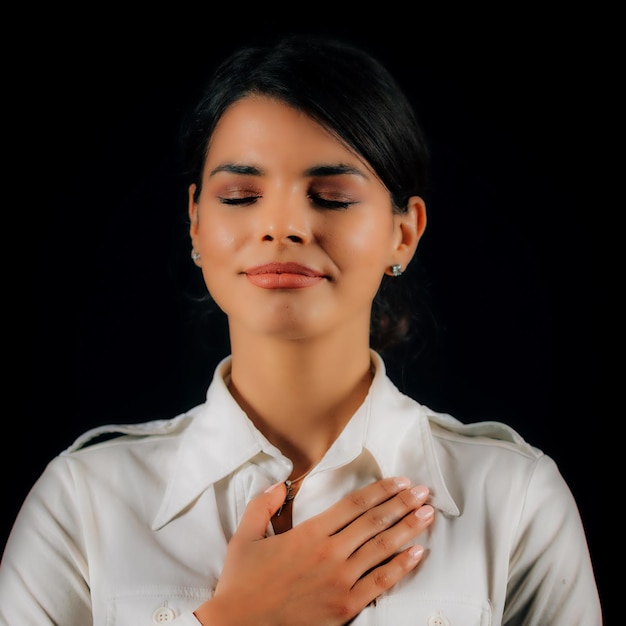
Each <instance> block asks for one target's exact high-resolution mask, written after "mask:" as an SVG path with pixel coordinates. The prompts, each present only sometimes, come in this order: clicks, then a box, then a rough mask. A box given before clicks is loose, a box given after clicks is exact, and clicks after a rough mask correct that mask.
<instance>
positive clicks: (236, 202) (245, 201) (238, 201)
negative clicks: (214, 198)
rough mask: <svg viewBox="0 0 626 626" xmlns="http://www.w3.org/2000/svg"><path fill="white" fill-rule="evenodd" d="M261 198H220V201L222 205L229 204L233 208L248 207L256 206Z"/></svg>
mask: <svg viewBox="0 0 626 626" xmlns="http://www.w3.org/2000/svg"><path fill="white" fill-rule="evenodd" d="M260 197H261V196H256V195H255V196H243V197H239V198H225V197H222V196H218V200H219V201H220V202H221V203H222V204H229V205H231V206H247V205H250V204H254V203H255V202H256V201H257V200H258V199H259V198H260Z"/></svg>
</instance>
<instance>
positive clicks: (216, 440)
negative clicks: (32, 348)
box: [0, 352, 602, 626]
mask: <svg viewBox="0 0 626 626" xmlns="http://www.w3.org/2000/svg"><path fill="white" fill-rule="evenodd" d="M372 359H373V361H374V364H375V365H376V375H375V377H374V381H373V383H372V385H371V388H370V391H369V393H368V396H367V398H366V399H365V401H364V403H363V404H362V406H361V407H360V408H359V409H358V411H357V412H356V413H355V415H354V416H353V417H352V419H351V421H350V422H349V423H348V425H347V426H346V428H345V429H344V431H343V432H342V433H341V435H340V436H339V437H338V439H337V440H336V441H335V443H334V444H333V445H332V446H331V448H330V449H329V450H328V452H327V453H326V455H325V456H324V458H323V459H322V460H321V461H320V463H319V464H318V465H317V466H316V467H315V468H314V469H313V471H312V472H311V473H310V474H309V475H308V476H307V477H306V478H305V479H304V481H303V482H302V483H301V486H300V489H299V491H298V494H297V497H296V499H295V500H294V503H293V504H294V506H293V524H294V525H296V524H298V523H300V522H302V520H305V519H307V518H309V517H310V516H312V515H315V514H316V513H318V512H320V511H322V510H324V509H326V508H327V507H328V506H330V505H331V504H332V503H334V502H336V501H337V500H338V499H339V498H340V497H342V496H343V495H345V494H347V493H348V492H350V491H352V490H354V489H356V488H357V487H361V486H364V485H365V484H368V483H370V482H371V481H373V480H375V479H378V478H381V477H384V476H407V477H409V478H410V479H411V480H412V481H413V483H414V484H418V483H422V484H426V485H428V486H429V488H430V489H431V492H432V498H431V504H432V505H433V506H434V507H435V509H436V517H435V521H434V523H433V524H432V526H431V527H430V528H429V529H428V530H427V531H425V532H424V533H423V534H422V535H420V536H419V537H418V539H417V540H416V542H415V543H420V544H422V545H424V546H425V548H426V556H425V558H424V560H423V562H422V563H421V564H420V565H419V566H418V567H417V569H416V570H415V571H414V572H412V573H411V574H409V575H408V576H407V577H406V578H405V579H403V580H402V581H401V582H400V583H399V584H397V585H396V586H395V587H393V588H392V589H391V590H390V591H389V592H387V593H386V594H384V595H383V596H381V597H380V598H378V599H377V601H376V602H375V603H373V604H372V605H370V606H368V607H367V608H366V609H365V610H363V611H362V612H361V614H360V615H359V616H358V617H357V618H356V619H355V620H354V621H353V622H352V624H353V626H373V625H375V624H376V625H388V626H404V625H408V624H411V625H416V626H479V625H480V626H500V625H503V624H506V625H508V626H510V625H513V624H515V625H522V624H532V625H538V624H541V625H547V624H549V625H551V626H556V625H563V626H576V625H579V626H599V625H600V624H601V623H602V617H601V611H600V604H599V598H598V593H597V588H596V584H595V580H594V574H593V570H592V565H591V562H590V557H589V552H588V549H587V544H586V539H585V534H584V531H583V526H582V523H581V519H580V516H579V513H578V509H577V506H576V504H575V502H574V499H573V497H572V495H571V492H570V490H569V488H568V487H567V485H566V483H565V482H564V480H563V478H562V476H561V474H560V473H559V471H558V469H557V467H556V465H555V463H554V462H553V461H552V459H550V458H549V457H548V456H546V455H545V454H543V453H542V452H541V451H539V450H537V449H535V448H533V447H531V446H530V445H529V444H527V443H526V442H524V441H523V440H522V438H521V437H520V436H519V435H518V434H517V433H516V432H514V431H513V430H512V429H511V428H509V427H508V426H506V425H504V424H501V423H497V422H482V423H476V424H468V425H464V424H462V423H461V422H459V421H457V420H456V419H454V418H452V417H451V416H449V415H446V414H441V413H435V412H433V411H431V410H429V409H428V408H426V407H424V406H422V405H420V404H419V403H417V402H416V401H415V400H413V399H412V398H410V397H408V396H407V395H404V394H402V393H401V392H400V391H399V390H398V389H397V388H396V387H395V386H394V385H393V383H392V381H391V380H390V379H389V378H388V377H387V375H386V373H385V367H384V364H383V361H382V359H381V358H380V357H379V355H377V354H376V353H374V352H372ZM229 361H230V357H228V358H226V359H224V360H223V361H222V362H221V363H220V364H219V365H218V367H217V368H216V371H215V376H214V378H213V381H212V383H211V385H210V387H209V389H208V391H207V396H206V402H205V403H203V404H201V405H199V406H197V407H195V408H193V409H191V410H190V411H188V412H186V413H184V414H181V415H179V416H178V417H175V418H173V419H171V420H158V421H152V422H147V423H143V424H136V425H122V426H115V425H114V426H105V427H101V428H96V429H93V430H91V431H89V432H87V433H85V434H84V435H83V436H81V437H80V438H79V439H78V440H77V441H76V442H75V443H74V444H73V445H72V446H71V447H70V448H68V449H67V450H66V451H64V452H63V453H61V454H60V455H59V456H58V457H56V458H54V459H53V460H52V461H51V462H50V464H49V465H48V467H47V468H46V470H45V471H44V472H43V474H42V476H41V477H40V478H39V480H38V481H37V482H36V484H35V485H34V486H33V488H32V490H31V492H30V493H29V495H28V496H27V498H26V500H25V502H24V504H23V506H22V509H21V511H20V513H19V515H18V518H17V520H16V523H15V525H14V527H13V530H12V532H11V535H10V537H9V540H8V542H7V545H6V548H5V552H4V555H3V560H2V563H1V565H0V619H1V620H2V624H6V625H8V626H31V625H32V626H44V625H46V624H56V625H59V626H88V625H91V624H93V625H97V626H105V625H106V626H121V625H124V626H141V625H142V624H146V625H149V624H162V623H167V622H171V621H173V622H175V623H176V624H180V625H183V626H184V625H185V624H187V625H189V626H198V621H197V620H196V618H195V617H194V615H193V611H194V610H195V609H196V608H197V607H198V606H199V605H200V604H201V603H202V602H203V601H204V600H206V599H207V598H209V597H210V596H211V594H212V592H213V590H214V588H215V585H216V583H217V580H218V577H219V575H220V570H221V567H222V564H223V562H224V555H225V552H226V545H227V543H228V540H229V538H230V537H231V535H232V534H233V531H234V530H235V529H236V527H237V525H238V524H239V521H240V519H241V516H242V513H243V511H244V508H245V506H246V503H247V502H248V501H249V500H250V499H251V498H252V497H253V496H255V495H256V494H258V493H260V492H261V491H262V490H264V489H266V488H267V487H268V486H270V485H271V484H273V483H275V482H278V481H282V480H285V479H286V478H287V477H288V476H289V474H290V472H291V469H292V465H291V462H290V461H289V460H288V459H287V458H286V457H284V456H283V455H282V454H281V452H280V451H279V450H278V449H277V448H276V447H274V446H273V445H271V444H270V443H269V442H268V441H267V440H266V438H265V437H264V436H263V435H262V434H261V433H260V432H259V431H258V430H257V429H256V428H255V427H254V425H253V424H252V422H251V421H250V420H249V419H248V417H247V416H246V415H245V414H244V412H243V411H242V410H241V408H240V407H239V406H238V405H237V404H236V402H235V401H234V400H233V398H232V396H231V395H230V393H229V391H228V389H227V387H226V384H225V382H224V376H225V375H226V374H227V372H228V371H229ZM109 432H121V433H123V435H122V436H119V437H116V438H113V439H109V440H107V441H101V442H91V440H92V439H94V438H96V437H98V436H99V435H102V434H103V433H109ZM242 593H243V592H242Z"/></svg>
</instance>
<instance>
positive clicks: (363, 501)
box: [314, 477, 411, 536]
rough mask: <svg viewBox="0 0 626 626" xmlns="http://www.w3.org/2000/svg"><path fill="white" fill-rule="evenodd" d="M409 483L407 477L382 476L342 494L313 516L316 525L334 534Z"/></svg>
mask: <svg viewBox="0 0 626 626" xmlns="http://www.w3.org/2000/svg"><path fill="white" fill-rule="evenodd" d="M410 485H411V482H410V481H409V479H408V478H404V477H395V478H383V479H381V480H377V481H376V482H374V483H372V484H371V485H368V486H367V487H362V488H361V489H357V490H356V491H353V492H352V493H349V494H348V495H347V496H344V497H343V498H341V500H339V501H338V502H336V503H335V504H333V505H332V506H331V507H329V508H328V509H327V510H326V511H324V512H323V513H320V514H318V515H316V516H315V518H314V519H315V524H316V527H317V528H318V529H319V530H320V531H321V532H322V533H323V534H324V535H326V536H331V535H334V534H335V533H337V532H339V531H340V530H342V529H343V528H345V527H346V526H348V525H349V524H350V523H351V522H353V521H354V520H355V519H357V518H358V517H359V516H361V515H363V513H365V512H366V511H368V510H370V509H371V508H372V507H375V506H377V505H379V504H382V503H383V502H386V501H387V500H389V499H390V498H393V497H394V496H395V495H397V494H398V493H399V492H401V491H403V490H405V489H407V488H408V487H409V486H410Z"/></svg>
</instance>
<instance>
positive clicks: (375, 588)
mask: <svg viewBox="0 0 626 626" xmlns="http://www.w3.org/2000/svg"><path fill="white" fill-rule="evenodd" d="M423 558H424V548H423V547H422V546H420V545H416V546H411V547H410V548H407V549H406V550H403V551H402V552H401V553H400V554H398V555H396V556H395V557H394V558H392V559H390V560H389V561H388V562H386V563H384V564H382V565H380V566H378V567H376V568H374V569H373V570H371V571H369V572H368V573H367V574H366V575H365V576H363V577H362V578H360V579H359V580H358V581H357V582H356V584H355V585H354V586H353V588H352V592H351V595H352V600H353V602H354V603H355V604H359V605H362V606H367V605H368V604H369V603H370V602H371V601H372V600H374V599H375V598H378V596H380V595H381V594H382V593H383V592H385V591H387V589H390V588H391V587H393V586H394V585H395V584H396V583H397V582H398V581H400V580H401V579H402V578H403V577H404V576H406V575H407V574H408V573H409V572H411V571H412V570H414V569H415V568H416V567H417V565H418V564H419V563H420V561H422V559H423Z"/></svg>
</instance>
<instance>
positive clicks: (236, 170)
mask: <svg viewBox="0 0 626 626" xmlns="http://www.w3.org/2000/svg"><path fill="white" fill-rule="evenodd" d="M219 172H228V173H230V174H242V175H244V176H262V175H263V170H262V169H260V168H258V167H256V166H254V165H242V164H237V163H223V164H222V165H218V166H217V167H215V168H214V169H212V170H211V173H210V176H215V174H218V173H219ZM345 174H349V175H352V176H361V177H362V178H365V179H367V176H366V175H365V174H364V173H363V172H362V171H361V170H359V169H358V168H356V167H353V166H352V165H345V164H343V163H339V164H333V165H314V166H313V167H310V168H308V169H306V170H304V175H305V176H309V177H311V176H342V175H345Z"/></svg>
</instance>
